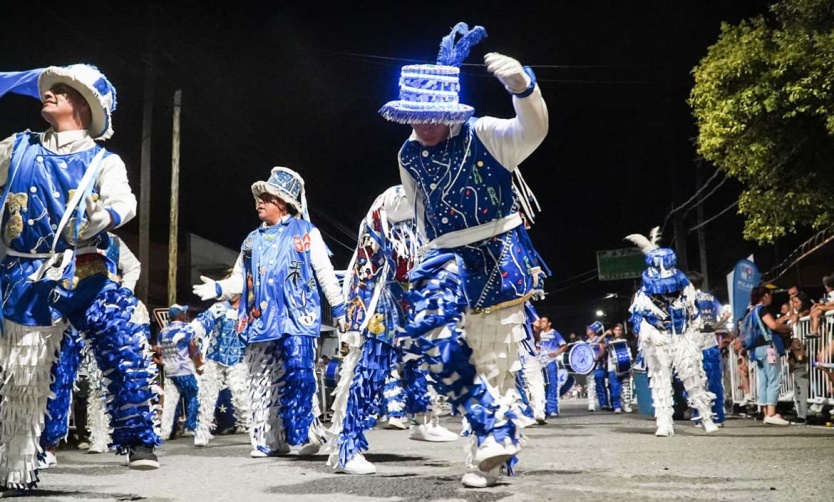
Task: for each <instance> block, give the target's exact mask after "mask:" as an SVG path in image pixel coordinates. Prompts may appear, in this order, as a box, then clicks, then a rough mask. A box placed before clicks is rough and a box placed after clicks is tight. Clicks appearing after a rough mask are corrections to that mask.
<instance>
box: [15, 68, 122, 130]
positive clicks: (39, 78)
mask: <svg viewBox="0 0 834 502" xmlns="http://www.w3.org/2000/svg"><path fill="white" fill-rule="evenodd" d="M55 84H66V85H67V86H69V87H72V88H73V89H75V90H76V91H78V92H79V93H80V94H81V95H82V96H83V97H84V99H85V100H87V103H89V105H90V111H91V114H92V121H91V122H90V126H89V127H88V132H89V133H90V136H92V137H93V139H107V138H109V137H110V136H112V135H113V120H112V113H113V112H114V111H116V88H115V87H113V84H111V83H110V81H109V80H107V77H105V76H104V74H103V73H101V72H100V71H99V70H98V68H96V67H95V66H91V65H87V64H74V65H69V66H50V67H48V68H38V69H36V70H28V71H17V72H3V73H0V96H2V95H3V94H5V93H7V92H14V93H17V94H22V95H24V96H31V97H33V98H37V99H40V100H41V101H43V95H44V93H45V92H46V91H48V90H49V89H51V88H52V86H54V85H55Z"/></svg>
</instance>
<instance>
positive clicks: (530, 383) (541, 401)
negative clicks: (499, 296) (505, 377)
mask: <svg viewBox="0 0 834 502" xmlns="http://www.w3.org/2000/svg"><path fill="white" fill-rule="evenodd" d="M525 308H526V313H525V314H526V317H527V319H526V321H525V323H524V327H525V330H526V332H527V336H526V337H525V338H524V340H522V341H520V342H519V343H518V358H519V361H520V362H521V371H519V372H517V373H516V388H517V389H518V393H519V394H520V395H521V398H522V400H523V401H524V402H525V403H526V404H527V405H528V406H529V412H528V413H527V416H529V417H530V418H533V419H535V420H536V422H537V423H538V424H540V425H544V424H546V423H547V420H546V412H545V408H546V406H547V397H546V396H547V394H546V392H545V379H544V368H542V364H541V362H540V361H539V357H538V353H537V351H536V338H535V334H534V332H533V321H535V320H536V319H538V318H539V315H538V314H537V313H536V309H535V308H534V307H533V306H532V305H531V304H530V303H529V302H528V303H527V304H526V305H525Z"/></svg>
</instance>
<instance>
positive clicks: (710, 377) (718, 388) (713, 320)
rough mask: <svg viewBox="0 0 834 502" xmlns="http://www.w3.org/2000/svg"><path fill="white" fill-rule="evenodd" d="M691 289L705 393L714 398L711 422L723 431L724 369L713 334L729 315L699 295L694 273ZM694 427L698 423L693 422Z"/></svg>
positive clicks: (699, 281) (709, 297)
mask: <svg viewBox="0 0 834 502" xmlns="http://www.w3.org/2000/svg"><path fill="white" fill-rule="evenodd" d="M687 276H688V277H689V281H690V282H691V283H692V287H694V288H695V306H697V307H698V311H699V312H700V314H701V316H700V320H701V325H700V326H699V331H700V333H701V351H702V352H703V357H704V373H706V376H707V390H709V391H710V392H712V393H713V394H715V400H714V401H713V403H712V413H713V416H712V420H713V422H715V425H717V426H718V427H724V418H725V417H724V369H723V368H722V365H721V349H720V348H719V347H718V335H716V333H715V331H716V329H717V328H718V327H720V326H721V325H722V324H724V323H725V322H726V321H727V319H728V318H729V316H730V314H729V312H724V307H723V306H722V305H721V303H720V302H719V301H718V300H716V299H715V297H714V296H713V295H712V294H710V293H705V292H703V291H701V287H702V286H703V285H704V276H702V275H701V274H699V273H697V272H690V273H689V274H687ZM697 417H698V413H697V410H693V418H697ZM696 424H697V425H698V426H700V425H701V421H700V420H698V421H696Z"/></svg>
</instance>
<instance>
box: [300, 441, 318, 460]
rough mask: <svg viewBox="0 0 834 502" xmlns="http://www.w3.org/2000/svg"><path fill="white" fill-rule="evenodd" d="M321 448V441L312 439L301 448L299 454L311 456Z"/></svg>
mask: <svg viewBox="0 0 834 502" xmlns="http://www.w3.org/2000/svg"><path fill="white" fill-rule="evenodd" d="M319 450H321V443H319V442H318V441H310V442H309V443H306V444H304V445H303V446H302V447H301V448H299V450H298V456H300V457H310V456H312V455H315V454H316V453H318V452H319Z"/></svg>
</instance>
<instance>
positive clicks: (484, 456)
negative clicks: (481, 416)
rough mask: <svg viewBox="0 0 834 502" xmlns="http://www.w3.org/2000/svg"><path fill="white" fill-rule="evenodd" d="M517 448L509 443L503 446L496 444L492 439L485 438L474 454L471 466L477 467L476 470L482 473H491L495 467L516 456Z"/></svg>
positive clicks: (506, 442) (490, 437)
mask: <svg viewBox="0 0 834 502" xmlns="http://www.w3.org/2000/svg"><path fill="white" fill-rule="evenodd" d="M518 451H519V447H518V446H517V445H514V444H512V443H511V442H509V441H505V442H504V443H503V444H501V443H498V442H497V441H496V440H495V438H494V437H492V436H489V437H487V438H486V439H485V440H484V442H483V443H481V446H479V447H478V450H477V451H476V452H475V458H474V459H473V460H472V464H473V465H477V466H478V470H480V471H482V472H488V471H492V470H493V469H495V468H496V467H499V468H500V467H501V466H502V465H504V464H505V463H507V461H508V460H510V458H512V456H513V455H515V454H517V453H518Z"/></svg>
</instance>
